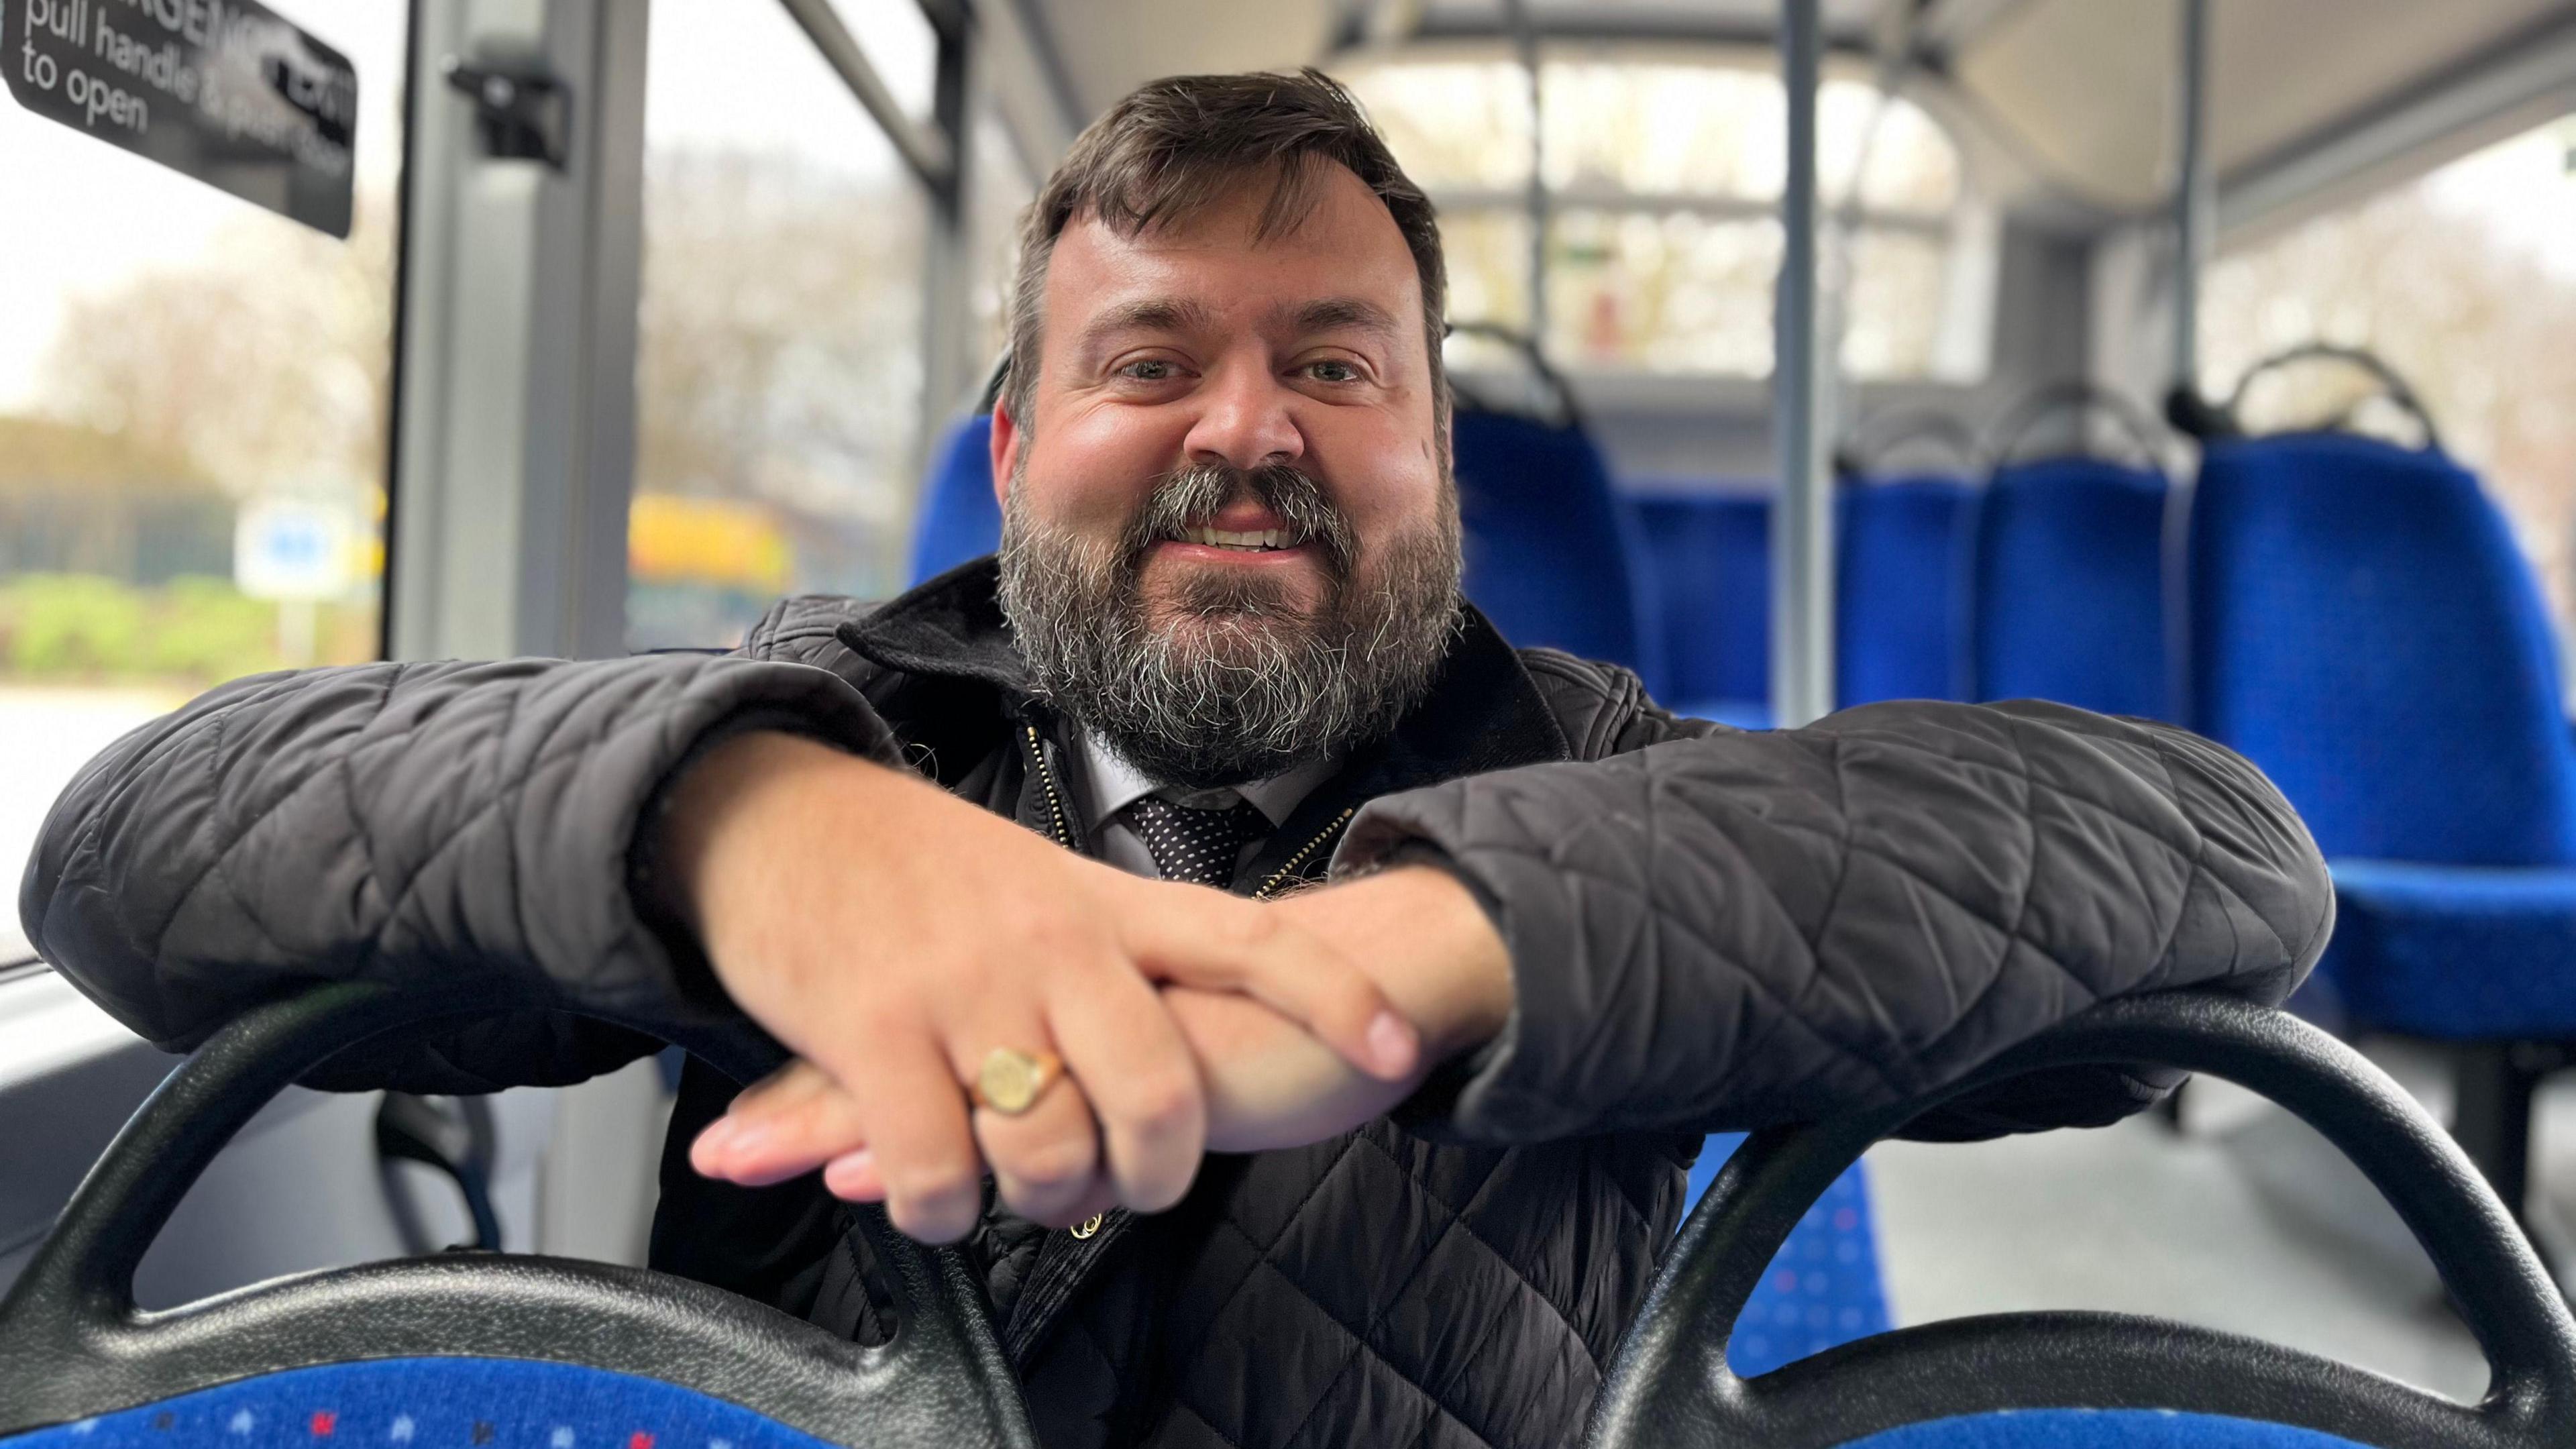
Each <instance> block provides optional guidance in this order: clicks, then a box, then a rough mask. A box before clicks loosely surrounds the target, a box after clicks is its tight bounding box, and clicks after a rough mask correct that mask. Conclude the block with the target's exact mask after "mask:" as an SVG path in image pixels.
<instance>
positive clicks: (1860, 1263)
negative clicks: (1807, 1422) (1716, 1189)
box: [1682, 1132, 1888, 1378]
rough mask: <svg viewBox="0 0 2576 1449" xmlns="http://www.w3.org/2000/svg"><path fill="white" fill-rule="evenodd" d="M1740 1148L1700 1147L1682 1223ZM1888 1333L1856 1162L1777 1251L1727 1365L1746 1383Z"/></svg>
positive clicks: (1717, 1140) (1720, 1138)
mask: <svg viewBox="0 0 2576 1449" xmlns="http://www.w3.org/2000/svg"><path fill="white" fill-rule="evenodd" d="M1743 1143H1744V1134H1743V1133H1741V1132H1720V1133H1717V1134H1714V1135H1713V1136H1711V1137H1710V1138H1709V1139H1708V1140H1707V1141H1706V1142H1705V1143H1702V1144H1701V1146H1700V1150H1699V1161H1698V1162H1697V1163H1696V1164H1695V1165H1693V1167H1692V1168H1691V1174H1690V1186H1689V1188H1688V1190H1687V1191H1686V1193H1685V1194H1684V1197H1683V1201H1682V1213H1683V1216H1685V1217H1687V1216H1689V1214H1690V1210H1691V1209H1692V1208H1694V1207H1697V1206H1698V1205H1699V1200H1700V1195H1701V1194H1703V1193H1705V1192H1707V1191H1708V1185H1709V1184H1710V1183H1711V1182H1713V1181H1715V1180H1716V1178H1717V1170H1718V1169H1719V1168H1720V1167H1722V1166H1724V1165H1725V1163H1726V1159H1727V1158H1729V1157H1731V1156H1733V1155H1734V1154H1735V1149H1736V1148H1738V1147H1740V1146H1742V1145H1743ZM1887 1329H1888V1314H1887V1290H1886V1288H1885V1287H1884V1285H1883V1284H1882V1283H1881V1282H1880V1279H1879V1269H1878V1240H1877V1237H1876V1235H1875V1234H1874V1233H1873V1231H1872V1229H1871V1225H1870V1211H1869V1178H1868V1175H1867V1172H1866V1170H1865V1168H1864V1166H1863V1165H1862V1164H1859V1163H1854V1164H1853V1165H1852V1169H1851V1170H1850V1171H1849V1172H1846V1173H1844V1174H1843V1175H1842V1176H1841V1177H1838V1178H1836V1179H1834V1184H1833V1186H1831V1187H1829V1188H1827V1189H1825V1194H1824V1196H1823V1197H1821V1198H1819V1199H1817V1200H1816V1205H1815V1206H1814V1207H1812V1208H1809V1209H1808V1210H1807V1213H1806V1216H1804V1217H1802V1218H1800V1219H1799V1220H1798V1226H1797V1227H1795V1228H1793V1229H1791V1230H1790V1232H1789V1240H1788V1241H1787V1242H1785V1243H1782V1244H1781V1245H1780V1252H1779V1254H1778V1256H1776V1257H1774V1258H1773V1259H1772V1260H1771V1267H1770V1270H1769V1271H1768V1272H1766V1273H1764V1274H1763V1275H1762V1283H1761V1285H1760V1286H1759V1287H1757V1288H1755V1289H1754V1290H1753V1296H1752V1297H1750V1298H1748V1299H1746V1300H1745V1303H1744V1312H1743V1313H1742V1315H1740V1316H1739V1317H1738V1318H1737V1319H1736V1321H1735V1336H1734V1337H1733V1338H1732V1339H1730V1340H1728V1342H1727V1345H1726V1362H1727V1364H1728V1366H1729V1367H1731V1368H1733V1369H1734V1370H1735V1371H1736V1372H1737V1373H1738V1374H1741V1375H1744V1376H1746V1377H1748V1378H1749V1377H1751V1376H1752V1375H1754V1374H1762V1373H1769V1372H1770V1371H1771V1370H1773V1369H1775V1368H1778V1367H1779V1366H1780V1365H1782V1364H1784V1363H1790V1362H1794V1361H1795V1360H1798V1359H1802V1358H1805V1357H1807V1356H1808V1355H1809V1354H1814V1353H1822V1352H1823V1351H1825V1350H1826V1349H1829V1348H1833V1347H1835V1346H1837V1345H1839V1344H1845V1343H1849V1342H1851V1341H1852V1340H1854V1339H1856V1338H1866V1337H1868V1336H1869V1335H1871V1334H1873V1333H1885V1332H1886V1331H1887Z"/></svg>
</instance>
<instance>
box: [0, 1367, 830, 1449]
mask: <svg viewBox="0 0 2576 1449" xmlns="http://www.w3.org/2000/svg"><path fill="white" fill-rule="evenodd" d="M0 1444H5V1445H6V1446H8V1449H262V1446H264V1449H275V1446H281V1445H300V1446H306V1449H332V1446H334V1445H336V1444H351V1445H360V1444H363V1445H367V1446H370V1449H435V1446H441V1445H476V1444H486V1445H492V1446H496V1449H497V1446H501V1445H525V1446H529V1449H718V1446H721V1449H823V1441H822V1440H820V1439H816V1438H814V1437H812V1436H811V1435H808V1434H805V1433H801V1432H799V1431H798V1430H795V1429H792V1428H789V1427H788V1426H786V1425H784V1424H781V1423H779V1422H778V1421H776V1420H774V1419H771V1418H768V1417H766V1416H764V1415H761V1414H758V1413H755V1412H753V1411H752V1410H750V1409H746V1408H743V1407H742V1406H740V1405H738V1404H729V1403H726V1402H725V1401H724V1400H722V1399H717V1398H712V1397H710V1396H708V1395H705V1394H701V1393H698V1392H696V1391H695V1390H692V1389H686V1388H681V1387H679V1386H677V1385H673V1384H666V1383H662V1382H660V1381H658V1380H655V1379H646V1378H637V1377H635V1376H633V1375H629V1374H621V1373H611V1372H609V1371H607V1370H605V1369H594V1368H581V1367H577V1366H574V1365H571V1364H562V1363H548V1362H542V1361H538V1360H533V1359H495V1358H386V1359H362V1360H356V1361H352V1362H348V1363H335V1364H324V1365H321V1366H318V1367H314V1368H301V1369H292V1370H288V1371H286V1372H283V1373H273V1374H263V1375H260V1376H258V1377H256V1378H249V1379H242V1380H238V1381H236V1382H233V1383H229V1384H223V1385H221V1386H219V1387H216V1388H211V1389H202V1390H199V1391H198V1392H196V1393H192V1394H183V1395H180V1396H178V1397H176V1398H170V1399H164V1400H161V1401H159V1402H157V1403H150V1404H145V1405H142V1406H140V1407H138V1408H132V1409H125V1410H122V1411H119V1412H117V1413H113V1414H103V1415H100V1416H99V1417H97V1418H94V1419H84V1420H80V1421H78V1422H75V1423H70V1424H58V1425H55V1426H54V1427H52V1428H48V1429H38V1430H34V1431H32V1432H30V1433H26V1434H21V1435H17V1436H15V1437H9V1438H0Z"/></svg>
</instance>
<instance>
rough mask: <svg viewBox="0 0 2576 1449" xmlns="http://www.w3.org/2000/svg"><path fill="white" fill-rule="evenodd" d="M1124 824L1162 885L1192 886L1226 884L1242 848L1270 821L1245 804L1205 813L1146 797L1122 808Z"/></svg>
mask: <svg viewBox="0 0 2576 1449" xmlns="http://www.w3.org/2000/svg"><path fill="white" fill-rule="evenodd" d="M1127 818H1128V820H1129V821H1130V822H1132V823H1133V824H1134V825H1135V827H1136V834H1137V835H1138V836H1139V837H1141V838H1142V839H1143V840H1144V842H1145V850H1146V852H1147V853H1148V854H1150V855H1152V856H1153V857H1154V868H1155V869H1156V870H1159V871H1161V872H1162V873H1163V879H1165V880H1177V881H1186V882H1188V883H1189V884H1191V885H1212V886H1219V887H1222V886H1225V885H1227V884H1229V883H1231V882H1232V881H1233V879H1234V862H1235V858H1236V857H1238V856H1240V855H1241V854H1242V853H1243V847H1245V846H1246V845H1249V844H1251V843H1252V842H1253V841H1255V840H1258V839H1260V838H1261V837H1262V836H1264V835H1267V834H1269V833H1270V817H1269V816H1267V815H1264V814H1262V813H1261V812H1260V810H1258V809H1256V808H1255V807H1254V806H1253V804H1252V803H1251V802H1250V801H1248V800H1237V801H1235V802H1234V804H1233V805H1232V806H1231V807H1229V808H1224V809H1209V808H1204V807H1200V806H1193V805H1176V804H1174V803H1173V802H1171V801H1169V800H1166V799H1164V798H1163V797H1162V796H1160V795H1148V796H1146V797H1145V798H1143V799H1141V800H1139V801H1137V802H1136V803H1135V804H1133V805H1130V806H1128V807H1127Z"/></svg>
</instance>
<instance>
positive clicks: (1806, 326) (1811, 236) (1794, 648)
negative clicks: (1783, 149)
mask: <svg viewBox="0 0 2576 1449" xmlns="http://www.w3.org/2000/svg"><path fill="white" fill-rule="evenodd" d="M1817 10H1818V3H1817V0H1781V6H1780V79H1781V88H1782V90H1783V91H1784V92H1785V93H1786V97H1787V101H1788V107H1789V126H1788V133H1789V168H1788V179H1787V184H1786V185H1785V186H1784V187H1783V188H1782V191H1781V194H1780V229H1781V248H1780V279H1779V284H1778V291H1777V293H1776V295H1775V298H1774V303H1773V326H1774V328H1775V332H1776V337H1775V342H1774V345H1773V348H1772V369H1771V378H1772V387H1771V391H1772V404H1771V412H1772V428H1773V430H1774V440H1775V443H1776V446H1777V449H1778V460H1779V469H1780V502H1779V506H1778V507H1776V508H1774V509H1773V510H1772V512H1771V517H1772V526H1771V559H1772V569H1771V577H1772V591H1773V592H1772V610H1771V620H1772V623H1771V629H1772V635H1771V713H1772V717H1773V719H1774V720H1776V721H1777V722H1778V723H1779V725H1780V726H1781V727H1782V728H1792V727H1795V726H1798V725H1802V724H1806V723H1808V722H1810V721H1812V720H1815V719H1819V718H1821V717H1823V716H1824V715H1825V714H1826V713H1828V712H1829V711H1831V710H1832V708H1833V702H1834V512H1833V508H1834V495H1833V487H1832V482H1831V480H1830V479H1829V478H1828V477H1827V476H1826V472H1825V448H1824V439H1825V437H1826V436H1827V434H1828V433H1829V432H1830V426H1829V420H1828V419H1827V418H1826V417H1825V416H1824V414H1825V412H1826V410H1827V408H1828V406H1829V399H1828V397H1827V394H1826V387H1825V382H1826V377H1825V365H1826V358H1825V356H1824V348H1823V346H1822V345H1821V344H1822V336H1821V329H1820V327H1819V325H1818V324H1819V322H1820V320H1821V318H1820V314H1819V312H1818V310H1817V302H1818V298H1817V291H1816V283H1817V276H1818V270H1817V255H1816V244H1817V226H1816V202H1817V196H1816V191H1817V187H1816V90H1817V85H1818V82H1819V78H1820V77H1819V68H1820V63H1821V60H1822V52H1823V34H1822V20H1821V17H1820V16H1819V15H1818V13H1817Z"/></svg>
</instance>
